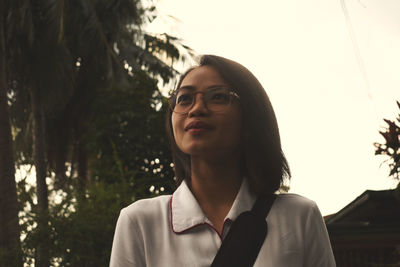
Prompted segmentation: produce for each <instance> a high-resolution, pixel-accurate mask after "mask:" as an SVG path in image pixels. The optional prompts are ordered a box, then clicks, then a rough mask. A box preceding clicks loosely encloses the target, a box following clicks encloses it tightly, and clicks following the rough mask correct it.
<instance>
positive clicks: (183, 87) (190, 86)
mask: <svg viewBox="0 0 400 267" xmlns="http://www.w3.org/2000/svg"><path fill="white" fill-rule="evenodd" d="M218 87H223V88H229V86H228V85H226V84H215V85H211V86H209V87H207V88H206V89H213V88H218ZM181 89H185V90H191V91H193V90H196V87H195V86H193V85H185V86H182V87H179V88H178V89H177V90H181Z"/></svg>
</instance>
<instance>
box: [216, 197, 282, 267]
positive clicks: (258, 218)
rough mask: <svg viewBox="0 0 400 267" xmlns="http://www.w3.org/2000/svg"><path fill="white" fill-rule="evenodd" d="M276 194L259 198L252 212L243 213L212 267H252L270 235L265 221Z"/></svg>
mask: <svg viewBox="0 0 400 267" xmlns="http://www.w3.org/2000/svg"><path fill="white" fill-rule="evenodd" d="M275 199H276V195H275V194H271V195H269V196H267V197H265V196H259V197H258V198H257V200H256V202H255V203H254V205H253V208H252V209H251V211H245V212H243V213H241V214H240V215H239V216H238V217H237V218H236V220H235V221H234V222H233V223H232V226H231V229H230V230H229V232H228V234H227V235H226V237H225V239H224V240H223V241H222V244H221V247H220V248H219V250H218V252H217V255H216V256H215V258H214V260H213V262H212V264H211V267H252V266H253V265H254V262H255V261H256V259H257V256H258V253H259V252H260V249H261V246H262V245H263V243H264V240H265V238H266V236H267V233H268V225H267V222H266V220H265V218H266V217H267V215H268V213H269V211H270V210H271V207H272V204H273V203H274V200H275Z"/></svg>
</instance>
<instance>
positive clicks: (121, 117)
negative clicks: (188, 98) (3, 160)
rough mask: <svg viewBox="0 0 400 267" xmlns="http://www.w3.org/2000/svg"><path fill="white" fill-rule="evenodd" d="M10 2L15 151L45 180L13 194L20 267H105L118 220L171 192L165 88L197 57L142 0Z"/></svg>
mask: <svg viewBox="0 0 400 267" xmlns="http://www.w3.org/2000/svg"><path fill="white" fill-rule="evenodd" d="M7 3H8V5H7V13H8V14H9V15H8V16H7V26H6V27H5V30H6V31H5V32H6V33H5V37H6V38H5V40H6V46H5V48H6V49H5V53H4V55H3V56H4V58H6V59H7V60H8V61H7V69H6V73H7V74H8V76H7V77H8V80H7V81H6V87H7V95H8V99H7V100H8V103H9V104H8V109H9V111H10V120H11V123H12V136H13V142H14V144H11V145H13V146H14V147H15V158H16V166H17V169H21V168H30V169H31V170H34V169H35V170H36V176H37V180H36V181H37V182H35V183H32V181H31V179H30V177H31V176H32V174H33V173H34V172H33V171H32V172H31V174H30V175H27V176H26V177H22V179H21V180H20V181H19V182H18V184H17V187H18V200H19V210H20V211H21V212H20V218H19V219H20V225H21V240H22V250H23V254H24V262H25V263H26V264H27V265H31V264H35V265H36V266H49V265H51V266H106V265H108V259H109V254H110V250H111V242H112V237H113V231H114V227H115V222H116V219H117V217H118V213H119V210H120V209H121V208H122V207H124V206H126V205H128V204H130V203H132V202H133V201H135V200H137V199H139V198H143V197H149V196H154V195H157V194H163V193H171V192H172V191H173V189H174V177H173V169H172V164H171V162H172V160H171V158H170V153H169V147H168V142H167V140H166V134H165V132H164V119H165V118H164V116H165V115H164V114H165V111H166V109H167V108H168V105H167V101H166V99H165V97H164V96H163V95H162V94H161V93H160V91H159V88H158V84H161V83H163V84H167V83H169V82H170V81H171V79H173V77H174V76H175V74H176V73H177V71H176V70H175V69H174V68H173V66H174V63H175V62H178V61H181V60H184V57H183V56H182V51H183V50H186V51H187V54H189V55H190V54H191V53H192V52H191V50H190V48H188V47H186V46H184V45H182V44H181V41H180V40H179V39H178V38H176V37H173V36H170V35H168V34H159V35H156V34H151V33H147V32H146V31H144V30H143V25H144V24H145V23H146V22H148V21H150V20H152V19H153V18H154V17H155V16H156V10H155V8H154V6H151V5H150V6H149V7H143V6H142V2H140V1H138V0H129V1H123V0H95V1H92V0H82V1H54V0H40V1H37V2H35V3H33V2H32V1H23V0H15V1H8V2H7ZM0 57H1V55H0ZM38 151H40V153H39V152H38ZM38 154H40V155H41V156H40V159H38V158H37V155H38ZM32 166H34V167H35V168H33V167H32ZM40 173H42V176H40ZM40 177H41V178H40ZM39 181H41V182H42V183H41V184H40V183H39ZM46 200H48V202H46ZM6 256H7V255H5V256H4V255H0V260H1V259H6V258H7V257H6Z"/></svg>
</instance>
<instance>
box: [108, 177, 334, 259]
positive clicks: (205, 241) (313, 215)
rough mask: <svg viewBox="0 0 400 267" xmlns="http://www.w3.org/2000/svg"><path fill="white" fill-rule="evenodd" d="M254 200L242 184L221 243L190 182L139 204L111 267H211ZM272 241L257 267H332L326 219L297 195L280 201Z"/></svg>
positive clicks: (117, 240)
mask: <svg viewBox="0 0 400 267" xmlns="http://www.w3.org/2000/svg"><path fill="white" fill-rule="evenodd" d="M255 199H256V196H255V195H254V194H252V193H251V191H250V189H249V185H248V183H247V181H246V180H245V179H244V180H243V183H242V185H241V187H240V190H239V192H238V195H237V196H236V199H235V201H234V203H233V205H232V207H231V210H230V211H229V213H228V215H227V216H226V218H225V224H224V229H223V234H222V237H221V236H220V235H219V234H218V233H217V231H216V230H215V229H214V228H213V226H212V223H211V222H210V220H208V219H207V217H206V216H205V214H204V213H203V211H202V210H201V208H200V206H199V204H198V202H197V200H196V199H195V197H194V196H193V194H192V192H191V191H190V189H189V187H188V185H187V184H186V182H182V184H181V185H180V186H179V187H178V189H177V190H176V191H175V192H174V194H173V195H172V196H171V195H168V196H159V197H155V198H150V199H143V200H139V201H136V202H135V203H133V204H131V205H130V206H128V207H126V208H124V209H122V210H121V213H120V216H119V218H118V222H117V226H116V229H115V235H114V242H113V247H112V252H111V259H110V267H139V266H140V267H144V266H147V267H209V266H210V265H211V263H212V261H213V259H214V257H215V255H216V254H217V251H218V249H219V247H220V246H221V242H222V239H223V238H224V237H225V236H226V234H227V232H228V231H229V229H230V226H231V223H232V221H234V220H235V219H236V217H237V216H238V215H239V214H240V213H242V212H244V211H247V210H250V209H251V208H252V206H253V204H254V202H255ZM267 222H268V235H267V238H266V239H265V241H264V244H263V246H262V247H261V250H260V252H259V254H258V258H257V260H256V262H255V264H254V266H255V267H261V266H263V267H302V266H303V267H334V266H336V265H335V261H334V257H333V254H332V249H331V245H330V242H329V237H328V233H327V231H326V227H325V224H324V221H323V218H322V216H321V214H320V212H319V210H318V207H317V206H316V204H315V203H314V202H313V201H311V200H309V199H306V198H304V197H301V196H299V195H295V194H281V195H278V197H277V198H276V200H275V202H274V204H273V206H272V208H271V211H270V213H269V214H268V217H267Z"/></svg>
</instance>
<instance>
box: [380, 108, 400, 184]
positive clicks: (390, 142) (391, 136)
mask: <svg viewBox="0 0 400 267" xmlns="http://www.w3.org/2000/svg"><path fill="white" fill-rule="evenodd" d="M397 106H398V107H399V109H400V102H398V101H397ZM396 120H397V122H396V121H391V120H388V119H384V121H385V122H386V123H387V128H385V130H384V131H381V132H379V133H380V134H381V135H382V136H383V138H384V139H385V143H383V144H380V143H375V144H374V145H375V147H376V150H375V154H376V155H384V156H386V160H385V162H386V163H388V165H389V168H390V173H389V176H391V177H393V178H394V179H395V180H399V179H400V126H399V125H398V123H400V112H399V114H398V117H397V118H396Z"/></svg>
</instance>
